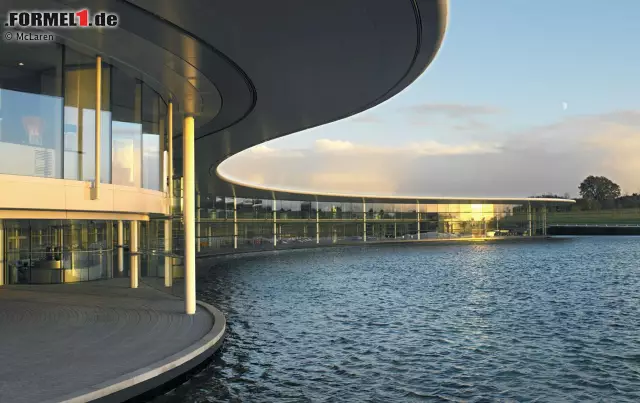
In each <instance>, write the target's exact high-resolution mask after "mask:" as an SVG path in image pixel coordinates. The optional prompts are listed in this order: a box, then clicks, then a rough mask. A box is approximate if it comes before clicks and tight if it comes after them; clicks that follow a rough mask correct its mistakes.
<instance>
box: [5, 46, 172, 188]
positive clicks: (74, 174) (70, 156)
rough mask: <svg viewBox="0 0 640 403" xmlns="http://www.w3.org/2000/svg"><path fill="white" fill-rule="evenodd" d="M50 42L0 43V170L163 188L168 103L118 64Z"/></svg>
mask: <svg viewBox="0 0 640 403" xmlns="http://www.w3.org/2000/svg"><path fill="white" fill-rule="evenodd" d="M96 68H97V67H96V58H95V56H93V55H86V54H82V53H80V52H77V51H75V50H73V49H71V48H68V47H65V46H62V45H60V44H56V43H38V44H36V45H30V46H25V45H20V44H17V43H13V42H2V43H0V174H12V175H25V176H39V177H45V178H61V179H71V180H78V181H95V177H96V172H95V171H96V169H95V150H96V147H100V152H101V159H100V181H101V182H102V183H113V184H116V185H124V186H134V187H143V188H147V189H153V190H162V188H163V183H164V179H163V178H164V174H165V172H164V158H163V157H164V156H163V150H165V141H166V133H165V130H166V124H165V122H166V111H167V108H166V104H165V102H164V100H163V99H162V97H161V96H159V95H158V93H156V92H155V91H154V90H153V89H152V88H151V87H149V86H148V85H146V84H145V83H143V82H142V81H140V80H139V79H137V78H136V77H133V76H131V75H129V74H127V73H126V72H125V71H123V70H121V69H119V68H118V67H117V66H113V65H110V64H109V63H105V62H102V65H101V94H100V99H101V108H100V117H101V135H100V144H99V145H96V144H95V142H96V141H95V140H96V136H95V122H96V90H97V82H96V77H97V74H96V73H97V72H96Z"/></svg>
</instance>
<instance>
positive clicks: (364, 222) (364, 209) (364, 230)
mask: <svg viewBox="0 0 640 403" xmlns="http://www.w3.org/2000/svg"><path fill="white" fill-rule="evenodd" d="M362 212H363V213H364V214H363V215H362V240H363V241H364V242H367V203H366V202H365V201H364V200H362Z"/></svg>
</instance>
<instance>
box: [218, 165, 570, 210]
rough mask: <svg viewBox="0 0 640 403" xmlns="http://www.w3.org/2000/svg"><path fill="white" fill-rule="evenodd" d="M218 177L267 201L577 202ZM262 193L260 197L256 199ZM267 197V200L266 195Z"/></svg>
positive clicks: (546, 203) (540, 203) (405, 202)
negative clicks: (354, 190) (352, 190)
mask: <svg viewBox="0 0 640 403" xmlns="http://www.w3.org/2000/svg"><path fill="white" fill-rule="evenodd" d="M218 175H220V176H221V179H222V180H224V181H225V182H228V183H230V184H231V185H232V189H233V190H235V191H237V190H238V189H242V190H243V192H242V194H237V192H236V193H229V194H225V195H226V196H237V197H244V196H243V195H244V193H245V192H248V193H249V194H250V195H252V196H248V197H253V198H265V199H276V200H301V201H318V202H324V201H326V202H339V201H344V202H353V203H362V202H366V203H397V204H411V203H420V204H508V205H515V204H531V206H533V207H539V206H542V205H546V206H550V205H563V204H565V205H566V204H573V203H575V202H576V201H575V200H571V199H558V198H546V197H449V196H429V195H380V194H371V193H358V194H349V193H329V192H322V193H318V192H312V191H307V190H303V189H284V188H276V187H264V186H259V185H255V184H251V183H246V182H243V181H241V180H239V179H236V178H232V177H230V176H228V175H227V176H222V175H221V174H220V172H218ZM256 192H259V194H260V197H258V196H255V194H256ZM265 195H266V197H263V196H265Z"/></svg>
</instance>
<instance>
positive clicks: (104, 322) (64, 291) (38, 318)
mask: <svg viewBox="0 0 640 403" xmlns="http://www.w3.org/2000/svg"><path fill="white" fill-rule="evenodd" d="M128 282H129V280H128V279H112V280H107V281H97V282H90V283H78V284H63V285H37V286H6V287H1V288H0V402H12V403H26V402H43V401H49V400H53V401H56V400H60V399H62V398H64V397H65V396H67V395H69V394H72V393H74V392H77V391H79V390H83V389H86V388H91V387H93V386H95V385H99V384H103V383H104V382H107V381H110V380H112V379H116V378H118V377H121V376H122V375H125V374H128V373H130V372H133V371H136V370H138V369H140V368H144V367H147V366H149V365H151V364H154V363H157V362H159V361H161V360H163V359H165V358H167V357H169V356H170V355H172V354H175V353H178V352H180V351H182V350H183V349H185V348H188V347H190V346H191V345H193V344H194V343H196V342H197V341H198V340H200V339H202V338H203V337H204V336H205V335H206V334H207V333H208V332H209V331H210V330H211V329H212V326H213V317H212V316H211V314H210V313H209V312H207V311H206V310H204V309H203V308H202V307H200V306H198V311H197V313H196V314H195V315H193V316H189V315H184V314H183V313H182V312H183V309H184V302H183V301H182V300H180V299H178V298H176V297H174V296H171V295H169V294H167V293H164V292H161V291H158V290H155V289H153V288H151V287H149V286H145V285H141V288H138V289H136V290H132V289H130V288H128Z"/></svg>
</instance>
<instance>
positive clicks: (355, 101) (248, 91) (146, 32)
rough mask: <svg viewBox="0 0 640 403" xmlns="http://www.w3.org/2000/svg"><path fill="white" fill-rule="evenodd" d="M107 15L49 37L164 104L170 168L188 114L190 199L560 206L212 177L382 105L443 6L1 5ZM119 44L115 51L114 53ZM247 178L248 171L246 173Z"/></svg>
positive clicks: (59, 0) (417, 64)
mask: <svg viewBox="0 0 640 403" xmlns="http://www.w3.org/2000/svg"><path fill="white" fill-rule="evenodd" d="M85 7H86V8H89V10H90V11H91V12H96V11H101V10H104V11H108V12H115V13H117V14H118V15H119V26H118V28H117V29H88V30H87V29H82V30H78V29H76V30H70V29H66V30H56V31H54V33H55V34H56V35H57V36H58V38H59V40H60V41H61V42H63V43H65V44H66V45H67V46H70V47H74V48H78V49H81V50H84V51H85V52H89V53H91V52H93V53H95V54H100V55H102V56H103V58H104V59H105V60H106V61H108V62H110V63H113V64H114V65H116V66H118V67H119V68H122V69H125V70H127V71H129V72H130V73H131V74H132V75H134V76H136V77H138V78H140V79H141V80H144V81H145V82H147V83H148V84H149V85H151V86H152V87H153V88H154V89H155V90H156V91H158V93H160V94H161V95H162V96H163V97H164V98H165V99H166V100H169V99H171V100H173V101H174V104H175V105H176V108H175V111H176V112H177V113H178V116H176V118H175V119H174V125H175V126H174V148H175V150H176V160H177V161H176V163H175V165H174V166H175V168H176V171H177V173H180V170H181V169H180V168H181V167H180V163H179V162H180V159H181V158H180V149H181V147H180V140H181V135H180V133H181V121H180V119H179V118H180V114H189V115H195V116H196V179H197V186H198V187H199V188H200V190H201V191H204V192H208V193H213V194H218V195H235V196H238V197H255V198H272V197H275V198H278V199H301V200H302V199H306V200H320V201H321V200H329V199H332V200H333V199H335V198H340V199H345V200H354V201H358V200H360V201H361V200H362V199H363V197H364V198H366V199H367V200H369V201H379V202H397V203H406V202H411V201H414V200H415V201H417V200H420V201H422V202H425V203H431V202H433V203H438V202H440V203H443V202H463V200H467V202H478V203H480V202H481V201H486V202H498V201H500V202H502V203H513V204H517V203H522V202H532V203H539V202H553V203H557V202H571V201H570V200H562V201H560V200H558V199H550V200H545V199H526V198H525V199H523V198H485V199H477V198H470V199H468V198H439V197H426V196H412V195H409V196H384V195H364V194H358V195H350V194H330V193H326V194H322V195H316V194H312V193H309V192H305V191H302V190H300V191H298V190H295V189H272V188H269V189H266V188H259V187H256V186H255V185H253V184H247V183H241V182H239V181H235V180H228V179H230V178H226V179H227V180H223V179H221V178H220V177H219V176H218V175H217V167H218V165H219V164H220V163H221V162H222V161H224V160H225V159H227V158H228V157H230V156H232V155H234V154H237V153H238V152H240V151H243V150H245V149H247V148H249V147H252V146H254V145H257V144H260V143H263V142H266V141H269V140H272V139H275V138H278V137H282V136H285V135H287V134H290V133H294V132H298V131H302V130H305V129H309V128H312V127H315V126H318V125H322V124H326V123H330V122H333V121H336V120H339V119H343V118H346V117H349V116H352V115H355V114H357V113H359V112H362V111H364V110H366V109H369V108H371V107H373V106H376V105H378V104H380V103H382V102H384V101H385V100H387V99H389V98H391V97H393V96H394V95H396V94H397V93H399V92H400V91H402V90H403V89H404V88H406V87H407V86H408V85H409V84H411V83H412V82H413V81H414V80H415V79H416V78H418V77H419V76H420V75H421V74H422V73H423V72H424V70H425V69H426V68H427V67H428V65H429V64H430V63H431V61H432V60H433V59H434V57H435V55H436V53H437V51H438V49H439V47H440V45H441V43H442V40H443V37H444V33H445V28H446V24H447V12H448V2H447V0H352V1H328V2H327V1H313V2H312V1H304V2H292V1H285V0H272V1H264V0H247V1H243V2H237V1H228V0H190V1H175V0H3V1H2V2H1V4H0V8H1V9H3V10H2V11H8V10H16V9H22V10H29V9H33V10H36V9H37V10H61V9H65V10H77V9H80V8H85ZM125 44H126V45H125ZM256 169H259V167H256Z"/></svg>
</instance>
